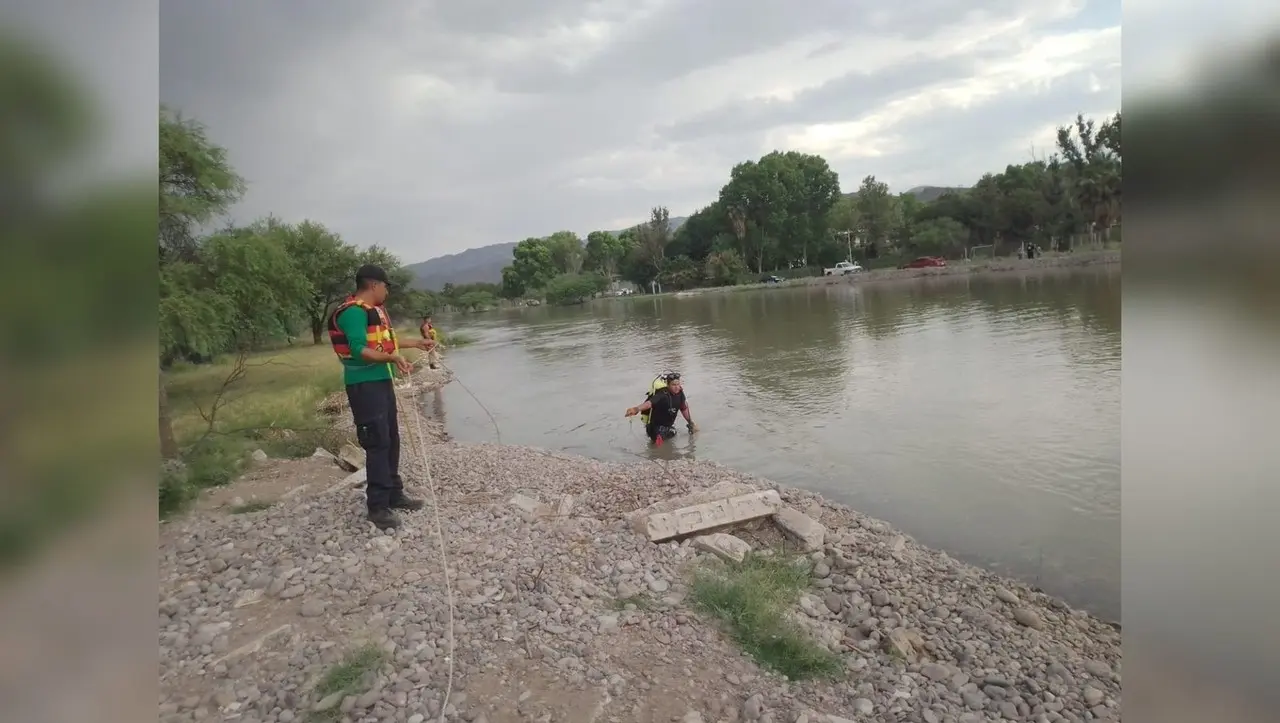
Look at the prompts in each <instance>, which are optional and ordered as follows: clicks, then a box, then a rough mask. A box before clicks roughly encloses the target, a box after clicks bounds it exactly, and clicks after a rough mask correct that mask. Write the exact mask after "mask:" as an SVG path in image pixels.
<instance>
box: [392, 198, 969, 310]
mask: <svg viewBox="0 0 1280 723" xmlns="http://www.w3.org/2000/svg"><path fill="white" fill-rule="evenodd" d="M963 190H965V189H964V188H962V187H951V186H916V187H915V188H912V189H910V190H908V191H907V193H910V194H912V195H914V196H915V197H916V198H918V199H920V200H921V201H923V202H925V203H929V202H931V201H934V200H937V198H938V197H940V196H942V195H943V194H945V193H951V192H954V191H963ZM845 195H846V196H852V195H854V194H852V193H848V194H845ZM686 218H687V217H686V216H678V217H676V218H673V219H671V230H672V231H674V230H676V229H678V228H680V226H681V224H683V223H684V222H685V219H686ZM613 233H621V231H620V230H619V231H614V232H613ZM515 247H516V242H514V241H510V242H507V243H500V244H491V245H489V246H481V247H480V248H475V249H467V250H466V251H462V252H460V253H456V254H449V255H447V256H438V257H436V258H434V259H428V260H426V261H421V262H419V263H416V264H410V265H409V266H408V269H409V270H410V271H412V272H413V278H414V281H413V286H414V287H415V288H419V289H429V290H431V291H439V290H440V289H441V288H443V287H444V285H445V284H449V283H452V284H474V283H480V282H483V283H490V284H500V283H502V269H503V268H504V267H505V266H507V265H508V264H510V263H511V250H512V249H514V248H515Z"/></svg>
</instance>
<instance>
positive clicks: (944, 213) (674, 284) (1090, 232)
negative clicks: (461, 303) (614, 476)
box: [502, 113, 1122, 298]
mask: <svg viewBox="0 0 1280 723" xmlns="http://www.w3.org/2000/svg"><path fill="white" fill-rule="evenodd" d="M1120 129H1121V125H1120V114H1119V113H1117V114H1116V115H1115V116H1113V117H1111V118H1107V119H1105V120H1104V121H1102V122H1096V121H1093V120H1089V119H1086V118H1084V117H1083V116H1077V117H1076V118H1075V120H1074V121H1073V122H1072V123H1070V124H1067V125H1064V126H1062V127H1061V128H1060V129H1058V133H1057V146H1056V148H1055V151H1054V153H1052V154H1051V156H1050V157H1048V158H1044V159H1034V160H1032V161H1031V162H1029V163H1023V164H1017V165H1010V166H1008V167H1006V168H1005V169H1004V170H1003V171H1001V172H998V173H988V174H986V175H984V176H983V177H982V178H979V179H977V180H976V181H975V182H974V184H973V186H972V187H970V188H966V189H956V190H951V191H949V192H946V193H942V194H941V195H938V196H936V197H935V196H934V195H933V194H929V195H928V196H926V198H928V199H930V200H923V199H922V198H921V197H920V196H917V195H916V194H914V193H910V192H908V193H897V194H895V193H893V192H891V191H890V189H889V186H888V184H886V183H885V182H883V181H881V180H879V179H877V178H876V176H874V175H867V176H865V177H864V178H863V179H862V181H861V182H860V183H859V185H858V187H857V188H856V189H854V190H852V191H851V192H849V193H844V194H842V193H841V189H840V179H839V177H838V176H837V175H836V173H835V172H834V171H833V170H832V169H831V168H830V166H829V165H828V164H827V162H826V161H825V160H824V159H823V158H821V157H820V156H816V155H810V154H805V153H798V152H795V151H786V152H783V151H774V152H772V153H769V154H767V155H765V156H762V157H761V158H759V159H757V160H752V161H744V162H742V163H739V164H737V165H736V166H734V167H733V168H732V169H731V170H730V172H729V178H728V180H727V182H726V183H725V185H724V186H723V187H722V188H721V189H720V193H719V197H718V198H717V199H716V200H715V202H713V203H711V204H710V205H708V206H706V207H704V208H701V209H698V210H697V211H696V212H694V213H693V214H692V215H690V216H689V218H687V219H686V220H685V222H684V223H683V224H682V225H680V226H679V228H677V229H675V230H674V231H673V230H672V228H671V225H670V214H669V212H668V210H667V209H666V208H665V207H661V206H660V207H655V208H653V209H651V210H650V214H649V219H648V220H647V221H646V222H644V223H642V224H639V225H636V226H633V227H631V228H629V229H627V230H625V231H622V232H619V233H616V234H615V233H610V232H607V231H592V232H591V233H589V234H587V237H586V243H585V244H582V243H581V242H580V241H578V237H577V236H576V235H575V234H573V233H572V232H569V231H560V232H557V233H555V234H552V235H551V236H549V237H547V238H545V239H526V240H525V241H523V242H521V243H520V244H519V245H517V247H516V250H515V251H514V252H513V254H512V264H511V266H508V267H507V268H506V269H505V270H504V271H503V284H502V294H503V295H504V296H506V297H508V298H517V297H522V296H526V295H539V294H544V293H545V292H546V290H547V288H548V284H549V283H550V282H551V280H552V279H554V278H556V277H557V275H563V274H569V275H573V274H577V273H579V272H589V273H598V274H600V275H602V276H603V277H605V278H606V279H611V280H626V281H629V282H631V283H633V284H636V285H637V286H639V287H640V288H641V289H642V290H644V291H647V290H648V289H649V288H650V283H651V282H657V283H658V284H660V285H661V286H662V288H663V289H665V290H668V291H674V290H679V289H684V288H690V287H691V286H697V285H704V284H716V285H724V284H732V283H738V282H739V281H741V280H742V279H743V278H745V277H746V276H747V274H748V272H749V271H755V272H756V273H763V272H765V271H768V270H777V269H799V268H810V269H813V268H816V267H820V266H823V265H830V264H834V263H835V262H837V261H841V260H845V259H849V260H853V257H857V258H859V259H860V260H864V261H870V260H874V259H877V258H878V257H881V256H886V255H887V256H888V257H889V258H888V260H887V261H886V263H893V258H894V257H897V256H901V255H904V254H908V253H924V252H928V253H930V254H940V255H946V256H952V257H963V256H966V255H967V254H968V252H969V250H970V249H971V248H972V247H975V246H986V245H995V246H996V247H997V249H998V250H999V252H1000V253H1012V251H1013V250H1014V249H1015V248H1016V247H1017V246H1018V245H1019V244H1024V243H1036V244H1039V245H1042V246H1047V247H1054V246H1057V247H1063V248H1065V247H1067V246H1068V245H1069V244H1070V243H1072V242H1073V240H1074V239H1082V238H1093V239H1095V240H1096V239H1099V238H1101V237H1105V236H1106V235H1107V234H1108V233H1109V230H1110V229H1111V228H1112V227H1113V226H1115V225H1116V224H1118V223H1119V222H1120V218H1121V175H1122V174H1121V162H1120V159H1121V142H1120V141H1121V133H1120Z"/></svg>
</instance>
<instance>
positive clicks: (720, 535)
mask: <svg viewBox="0 0 1280 723" xmlns="http://www.w3.org/2000/svg"><path fill="white" fill-rule="evenodd" d="M693 546H694V547H695V548H697V549H699V550H702V551H703V552H710V553H711V554H713V555H715V556H716V557H719V558H720V559H722V560H732V561H734V562H742V560H743V558H745V557H746V556H747V553H749V552H751V545H750V544H748V543H747V542H745V541H743V540H741V539H739V538H737V537H734V536H733V535H730V534H729V533H727V532H715V533H712V534H710V535H699V536H698V537H695V538H693Z"/></svg>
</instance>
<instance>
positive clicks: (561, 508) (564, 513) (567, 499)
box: [556, 495, 573, 517]
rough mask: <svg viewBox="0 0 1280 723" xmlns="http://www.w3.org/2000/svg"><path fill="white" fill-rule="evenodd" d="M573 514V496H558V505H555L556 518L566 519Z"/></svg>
mask: <svg viewBox="0 0 1280 723" xmlns="http://www.w3.org/2000/svg"><path fill="white" fill-rule="evenodd" d="M570 512H573V495H560V503H559V504H557V505H556V517H568V516H569V513H570Z"/></svg>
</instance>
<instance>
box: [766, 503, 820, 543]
mask: <svg viewBox="0 0 1280 723" xmlns="http://www.w3.org/2000/svg"><path fill="white" fill-rule="evenodd" d="M773 521H774V522H775V523H776V524H777V525H778V528H779V529H781V530H782V531H783V532H784V533H786V535H787V536H788V537H790V538H792V539H793V540H796V541H797V542H799V543H800V545H801V546H802V547H803V548H804V549H805V551H807V552H812V551H814V550H821V549H822V543H823V542H824V541H825V540H826V538H827V528H825V527H823V526H822V523H820V522H818V521H817V520H815V519H813V518H812V517H809V516H808V515H806V514H805V513H803V512H801V511H799V510H797V509H794V508H791V507H783V508H781V509H779V510H778V512H777V513H776V514H774V516H773Z"/></svg>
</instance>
